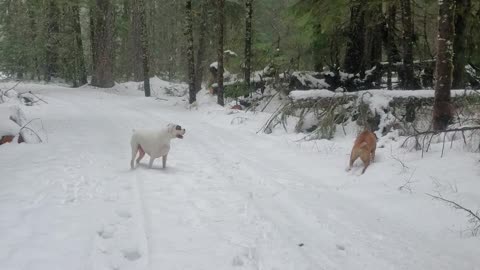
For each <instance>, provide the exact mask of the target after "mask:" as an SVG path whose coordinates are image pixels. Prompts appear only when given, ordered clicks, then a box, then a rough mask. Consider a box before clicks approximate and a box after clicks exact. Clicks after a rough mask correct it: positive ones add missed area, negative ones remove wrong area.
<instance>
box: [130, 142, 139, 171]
mask: <svg viewBox="0 0 480 270" xmlns="http://www.w3.org/2000/svg"><path fill="white" fill-rule="evenodd" d="M137 151H138V145H132V160H131V161H130V168H131V169H132V170H133V169H135V166H134V161H135V157H136V156H137Z"/></svg>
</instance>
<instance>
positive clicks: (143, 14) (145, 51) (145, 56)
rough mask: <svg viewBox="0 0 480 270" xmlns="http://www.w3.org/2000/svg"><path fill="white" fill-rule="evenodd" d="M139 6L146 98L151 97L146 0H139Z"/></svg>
mask: <svg viewBox="0 0 480 270" xmlns="http://www.w3.org/2000/svg"><path fill="white" fill-rule="evenodd" d="M136 4H137V6H138V11H139V22H140V52H141V60H142V76H143V90H144V91H145V96H146V97H149V96H150V95H151V92H150V74H149V71H150V65H149V54H148V29H147V11H146V6H145V0H137V3H136Z"/></svg>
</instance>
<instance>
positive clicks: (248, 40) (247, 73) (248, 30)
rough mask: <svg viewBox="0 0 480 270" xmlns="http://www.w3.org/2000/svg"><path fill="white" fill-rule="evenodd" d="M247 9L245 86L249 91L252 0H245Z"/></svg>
mask: <svg viewBox="0 0 480 270" xmlns="http://www.w3.org/2000/svg"><path fill="white" fill-rule="evenodd" d="M245 8H246V11H247V14H246V18H245V87H246V88H247V90H248V92H251V91H252V89H251V86H250V76H251V72H252V17H253V0H246V1H245Z"/></svg>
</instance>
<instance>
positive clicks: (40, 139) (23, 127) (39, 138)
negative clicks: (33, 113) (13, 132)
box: [18, 118, 43, 143]
mask: <svg viewBox="0 0 480 270" xmlns="http://www.w3.org/2000/svg"><path fill="white" fill-rule="evenodd" d="M36 120H39V121H42V120H41V119H40V118H35V119H32V120H30V121H29V122H28V123H26V124H25V125H23V126H22V127H21V128H20V130H19V131H18V134H21V133H22V130H24V129H27V130H30V131H31V132H32V133H33V134H35V136H37V138H38V140H39V141H40V142H41V143H43V140H42V138H41V137H40V136H39V135H38V134H37V132H35V131H34V130H33V129H31V128H29V127H28V125H29V124H30V123H32V122H33V121H36ZM42 126H43V122H42Z"/></svg>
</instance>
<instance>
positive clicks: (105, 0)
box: [90, 0, 114, 88]
mask: <svg viewBox="0 0 480 270" xmlns="http://www.w3.org/2000/svg"><path fill="white" fill-rule="evenodd" d="M91 19H93V21H91V26H93V28H92V29H91V30H90V32H91V35H92V52H93V61H94V62H93V68H94V70H93V73H92V76H93V78H92V85H93V86H97V87H104V88H108V87H113V86H114V81H113V54H114V40H113V37H114V7H113V5H112V3H111V2H110V0H96V1H95V4H94V7H93V16H92V18H91Z"/></svg>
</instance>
